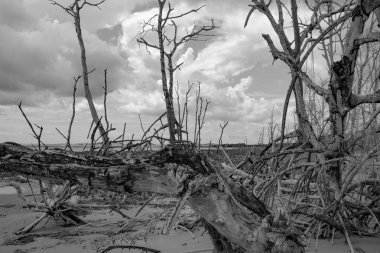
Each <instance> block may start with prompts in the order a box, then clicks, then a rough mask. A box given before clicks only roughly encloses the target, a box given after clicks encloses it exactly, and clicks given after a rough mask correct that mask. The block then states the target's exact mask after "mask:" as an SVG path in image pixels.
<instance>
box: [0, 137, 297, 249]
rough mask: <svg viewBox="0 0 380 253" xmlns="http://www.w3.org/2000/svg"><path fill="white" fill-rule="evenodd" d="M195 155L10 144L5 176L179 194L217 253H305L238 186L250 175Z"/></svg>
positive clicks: (290, 230) (1, 150)
mask: <svg viewBox="0 0 380 253" xmlns="http://www.w3.org/2000/svg"><path fill="white" fill-rule="evenodd" d="M194 151H195V150H194V149H192V150H186V149H183V148H176V147H175V146H170V147H167V148H165V149H163V150H161V151H159V152H157V153H155V154H153V155H151V156H150V157H149V158H142V159H132V160H130V161H128V160H125V159H115V158H113V159H111V158H108V159H107V158H105V157H100V158H99V159H98V158H97V157H96V156H94V157H86V156H84V155H82V156H81V155H79V154H78V156H72V155H68V154H66V153H64V152H60V151H50V152H43V151H42V152H37V153H36V152H34V151H33V150H31V149H29V148H26V147H23V146H20V145H15V144H10V143H5V144H0V157H4V159H2V162H1V163H0V172H2V171H6V172H8V173H17V174H24V175H28V176H30V177H37V178H43V179H44V180H47V181H50V182H52V183H58V184H62V183H66V184H67V185H70V186H71V185H74V184H81V185H87V186H89V187H91V188H95V189H96V188H99V189H104V190H109V191H113V192H120V193H123V192H126V191H127V192H130V191H139V192H157V193H163V194H176V195H177V196H179V197H180V198H182V199H184V201H186V200H187V201H188V203H189V204H190V206H191V207H192V208H193V209H194V210H196V211H197V212H198V213H199V214H200V216H201V217H202V218H203V219H204V220H205V224H207V225H206V227H208V229H209V232H210V233H211V236H212V238H213V239H214V242H215V244H216V247H217V248H218V251H217V252H231V253H232V252H254V253H255V252H256V253H263V252H264V253H265V252H267V253H269V252H271V253H274V252H276V253H286V252H294V253H297V252H304V250H303V245H302V244H301V243H300V241H299V238H300V234H299V232H297V229H296V228H295V227H294V226H293V225H292V223H291V222H290V220H288V219H287V217H286V215H284V213H281V212H278V213H276V212H274V213H272V212H270V211H269V210H268V208H267V207H266V206H265V204H263V203H262V202H261V201H260V200H259V199H258V198H256V197H255V196H254V195H253V194H252V193H251V192H250V190H248V189H247V188H246V187H243V186H242V185H241V184H240V183H239V181H240V180H246V179H249V178H250V175H248V174H246V173H243V172H242V171H239V170H236V169H235V168H232V167H229V166H227V165H223V164H218V163H216V162H214V161H212V160H211V159H209V158H207V157H206V156H204V155H202V154H200V153H198V152H194ZM221 245H224V246H225V247H222V246H221Z"/></svg>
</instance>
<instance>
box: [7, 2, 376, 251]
mask: <svg viewBox="0 0 380 253" xmlns="http://www.w3.org/2000/svg"><path fill="white" fill-rule="evenodd" d="M50 2H51V3H52V4H54V5H57V6H58V7H60V8H62V9H63V10H64V11H65V12H67V13H68V14H69V15H71V16H72V17H73V19H74V22H75V28H76V33H77V37H78V42H79V46H80V48H81V60H82V68H83V69H82V70H83V74H82V75H81V76H79V77H77V78H74V82H75V85H74V96H73V97H74V102H73V117H72V119H71V121H70V125H69V130H68V135H67V136H65V135H64V134H62V133H61V132H60V134H61V135H62V136H63V137H64V138H65V140H66V145H65V148H64V150H52V149H48V147H47V146H46V145H45V144H44V143H43V142H42V130H43V128H42V127H40V126H37V127H38V129H39V132H38V131H36V130H35V129H34V127H33V125H32V124H31V123H30V121H29V120H28V118H27V116H26V115H25V114H24V112H23V111H22V107H21V103H20V105H19V108H20V110H21V112H22V113H23V115H24V117H25V119H26V120H27V122H28V124H29V126H30V128H31V130H32V131H33V133H34V136H35V138H36V139H37V142H38V146H37V147H36V150H33V149H30V148H27V147H23V146H20V145H17V144H14V143H4V144H1V145H0V157H1V163H0V171H2V172H3V173H8V175H9V174H23V175H26V176H27V177H26V180H27V182H28V183H30V181H29V177H32V178H34V179H37V180H39V187H40V192H41V193H42V199H39V200H38V201H37V198H36V197H35V196H34V193H33V197H34V198H35V200H34V201H30V200H28V199H25V201H26V202H27V205H28V206H29V207H33V208H36V209H38V210H39V211H41V212H42V213H43V215H42V216H41V217H39V218H38V219H37V220H36V221H35V222H33V223H32V224H30V225H28V226H26V227H24V228H22V229H20V230H19V231H18V232H17V233H18V234H25V233H29V232H30V231H32V230H33V228H35V226H36V225H38V223H40V222H41V221H42V220H44V219H48V218H53V219H55V220H63V221H65V222H66V223H70V224H73V225H75V226H78V225H80V224H85V223H86V221H85V220H83V219H82V218H81V217H80V215H78V211H79V210H80V209H83V208H85V205H83V204H82V205H80V204H78V202H75V201H74V202H73V201H72V199H73V197H75V196H78V195H83V194H84V195H87V196H88V195H89V191H90V189H92V190H94V189H101V192H103V191H106V192H115V193H118V194H121V195H117V196H119V197H120V198H114V199H112V198H111V196H109V195H106V197H105V199H103V200H102V201H103V204H101V203H99V202H97V205H109V206H107V207H108V208H110V209H111V210H113V211H115V212H117V213H119V214H120V215H121V216H123V217H124V218H125V219H126V220H127V222H126V223H125V224H129V223H128V222H130V221H133V220H134V218H133V217H129V216H128V215H125V213H123V209H126V206H127V204H126V202H125V196H130V194H133V192H153V193H155V194H171V195H176V196H177V197H178V198H179V200H178V201H177V203H176V205H175V206H172V207H173V208H172V209H171V212H170V215H166V216H167V222H166V225H165V226H164V228H163V232H164V233H167V232H168V231H170V230H171V229H172V228H173V226H174V225H175V224H176V222H177V220H178V217H179V214H180V211H181V210H182V209H183V208H184V206H185V204H188V205H189V206H191V208H192V209H194V210H195V211H196V212H197V213H198V215H199V217H200V220H201V221H202V223H203V226H204V227H205V229H206V230H207V231H208V233H209V234H210V237H211V238H212V240H213V244H214V248H215V249H214V252H272V253H275V252H276V253H277V252H278V253H285V252H305V247H306V246H307V244H308V242H309V240H310V238H329V239H332V240H334V238H335V237H336V236H337V234H341V235H343V236H344V237H345V239H346V241H347V244H348V247H349V250H350V251H351V252H352V253H354V252H360V249H355V248H354V246H353V245H352V243H351V239H350V238H351V236H352V235H353V234H357V235H360V236H378V235H379V232H380V223H379V219H380V181H379V175H378V173H379V167H380V161H379V152H380V150H379V140H380V138H379V134H380V133H379V131H380V130H379V123H378V119H377V116H378V114H379V112H380V110H379V106H378V105H377V104H378V103H379V102H380V93H379V73H380V69H379V52H380V47H379V40H380V39H379V38H380V37H379V30H378V24H379V19H380V1H378V0H375V1H367V0H357V1H305V3H303V4H304V5H305V6H306V7H307V8H308V10H309V14H310V17H309V19H307V20H303V19H302V18H300V17H299V13H298V6H297V5H298V4H299V1H296V0H291V1H289V2H286V3H285V1H284V2H283V1H281V0H276V1H264V0H252V1H251V4H250V5H249V6H250V10H247V11H248V16H247V20H246V23H245V25H246V26H248V28H247V29H249V22H252V21H250V19H252V18H254V13H255V12H256V11H257V12H260V13H261V14H262V15H265V16H266V18H267V19H268V20H269V21H270V23H271V25H272V27H273V29H274V31H275V35H276V36H277V37H276V38H272V37H270V36H269V35H267V34H263V39H264V40H265V41H266V42H267V44H268V48H269V49H270V52H271V54H272V55H273V58H274V60H281V61H283V62H284V63H285V64H286V65H287V66H288V67H289V71H290V75H291V77H292V80H291V83H290V84H289V89H288V93H287V95H286V98H285V105H284V112H283V121H282V122H281V124H280V126H279V127H277V126H276V125H275V124H274V123H273V122H272V123H271V124H270V125H269V127H268V133H269V134H268V136H267V137H268V138H266V139H268V143H269V144H267V145H263V144H262V145H257V146H252V147H250V146H242V147H239V148H237V147H231V146H228V145H222V136H223V133H224V130H225V128H226V127H227V125H228V122H224V123H223V124H221V125H220V128H221V135H220V139H219V143H218V145H213V146H211V144H210V146H209V147H208V146H206V145H203V146H202V145H201V140H202V139H201V130H202V127H203V125H204V122H205V118H206V117H207V108H208V104H209V103H210V102H209V101H208V100H207V99H205V98H203V97H202V96H201V90H200V84H198V86H197V87H196V88H195V85H193V84H190V83H189V84H188V92H187V93H186V98H185V99H184V103H183V104H181V103H180V101H182V100H180V99H179V94H178V91H177V105H175V102H174V96H173V92H174V83H175V80H174V73H175V71H178V70H179V69H180V67H181V65H182V64H183V63H179V64H177V65H174V64H173V62H174V60H173V59H174V57H175V52H176V50H177V48H178V47H179V46H180V45H182V44H184V43H186V42H188V41H196V40H200V39H207V38H209V37H212V36H213V31H214V30H215V29H217V28H218V27H217V25H216V24H215V23H214V21H213V20H210V21H209V23H208V24H203V25H195V26H193V30H192V31H188V32H187V33H186V34H180V33H179V32H178V31H179V29H178V26H177V23H176V21H177V20H178V19H180V18H182V17H184V16H187V15H193V14H196V13H197V12H198V11H199V10H201V8H202V6H201V7H200V8H198V9H193V10H189V11H188V12H186V13H183V14H176V15H173V10H174V8H173V7H172V6H171V5H170V4H169V3H168V2H166V1H165V0H158V7H159V8H158V13H157V14H156V15H154V16H153V17H150V18H149V19H148V20H147V21H144V25H143V27H142V31H141V34H140V37H139V39H138V41H137V42H138V43H140V44H141V45H143V46H145V47H146V49H147V50H148V51H149V50H158V51H159V52H160V66H161V74H162V75H161V76H162V84H163V85H162V86H163V94H164V97H165V103H166V109H167V110H166V112H164V113H163V114H162V115H161V116H160V117H159V118H158V119H157V120H156V121H155V122H153V123H152V125H151V126H150V127H149V128H148V129H146V130H145V129H143V128H142V131H143V135H142V138H141V139H134V138H133V137H132V138H131V139H130V140H126V139H125V138H124V137H125V127H124V130H123V132H122V133H121V134H120V136H118V137H117V138H115V139H113V140H112V139H110V138H109V136H108V133H109V132H110V131H115V129H114V128H112V125H111V124H109V122H108V119H107V114H106V113H105V115H104V122H102V119H103V117H99V116H98V114H97V112H96V110H95V107H94V106H93V102H92V98H91V93H90V89H89V83H88V75H89V74H90V73H91V71H88V69H87V62H86V61H87V60H86V53H85V45H84V43H83V38H82V33H81V23H80V13H81V11H83V10H84V8H85V7H98V6H99V5H100V4H101V3H102V2H103V1H101V2H100V3H91V2H89V1H86V0H85V1H79V0H75V1H74V2H73V3H72V5H70V6H63V5H61V4H60V3H59V2H56V1H50ZM289 20H290V21H289ZM289 22H290V23H291V25H290V26H287V25H288V23H289ZM148 34H153V35H154V36H155V37H157V38H156V40H155V41H148V40H147V39H146V38H147V37H149V36H148ZM277 42H278V43H277ZM314 51H319V52H320V53H322V55H323V58H324V59H325V61H326V66H327V68H328V69H329V78H328V80H325V82H321V83H316V82H315V81H314V78H311V77H310V75H309V74H310V73H309V72H310V69H307V68H306V67H305V63H306V62H307V61H309V60H310V55H311V54H312V53H313V52H314ZM338 58H339V60H336V59H338ZM80 78H82V79H83V84H84V89H85V91H86V98H87V100H88V103H89V106H90V110H91V114H92V117H93V124H92V125H91V128H90V130H89V132H88V138H89V140H90V144H89V146H88V148H87V151H86V152H73V151H72V145H71V143H70V140H71V139H70V133H71V126H72V123H73V120H74V116H75V91H76V85H77V82H78V81H79V80H80ZM104 79H105V80H104V83H105V85H104V90H105V93H104V109H105V112H106V111H107V110H106V97H107V71H106V70H105V71H104ZM193 88H195V89H196V110H195V111H196V115H195V117H194V118H195V119H196V120H195V122H193V123H190V122H189V121H188V100H189V93H190V91H191V90H192V89H193ZM292 94H293V95H294V98H295V103H296V105H297V109H296V118H297V122H298V124H297V126H296V129H295V130H294V131H291V132H290V131H288V132H287V131H285V126H286V115H287V109H288V104H289V100H290V98H291V96H292ZM165 117H166V121H165ZM103 124H105V127H104V126H103ZM190 124H192V125H190ZM190 129H194V131H193V136H192V137H193V138H191V136H190ZM165 131H166V132H165ZM37 132H38V133H37ZM97 132H98V135H96V133H97ZM167 133H168V134H167ZM157 142H158V143H159V147H160V148H159V150H158V151H157V150H156V149H155V148H154V143H157ZM43 182H45V183H43ZM51 184H58V185H60V186H59V187H58V188H56V187H55V190H54V191H53V187H52V186H51ZM15 187H16V188H17V185H15ZM83 187H84V188H83ZM31 189H32V188H31ZM78 189H82V192H81V193H79V192H78ZM83 189H85V190H84V193H83ZM43 192H46V194H45V193H43ZM98 193H99V192H98ZM92 194H93V192H92ZM124 194H127V195H124ZM19 195H20V196H21V197H22V193H21V192H20V193H19ZM90 195H91V194H90ZM95 195H96V194H95ZM92 197H95V196H94V195H92ZM155 197H156V195H151V196H150V197H148V198H147V201H146V202H145V203H144V204H143V205H142V208H144V207H145V206H146V205H147V204H149V202H150V201H152V199H154V198H155ZM110 198H111V201H110ZM110 203H111V204H110ZM112 203H114V204H112ZM125 224H124V225H122V226H121V227H120V229H119V231H117V233H119V232H122V231H123V229H124V228H125V227H126V226H127V225H125ZM193 225H194V224H190V225H189V224H187V225H186V226H188V228H187V229H188V230H191V229H192V228H193V227H194V226H193ZM184 226H185V225H184ZM118 247H119V248H134V249H136V247H137V246H135V245H124V246H122V247H121V246H118V245H112V246H110V247H109V248H107V249H105V250H104V251H103V252H107V251H110V250H112V249H115V248H118ZM139 249H140V250H142V251H144V250H145V251H146V252H157V250H155V249H151V248H139Z"/></svg>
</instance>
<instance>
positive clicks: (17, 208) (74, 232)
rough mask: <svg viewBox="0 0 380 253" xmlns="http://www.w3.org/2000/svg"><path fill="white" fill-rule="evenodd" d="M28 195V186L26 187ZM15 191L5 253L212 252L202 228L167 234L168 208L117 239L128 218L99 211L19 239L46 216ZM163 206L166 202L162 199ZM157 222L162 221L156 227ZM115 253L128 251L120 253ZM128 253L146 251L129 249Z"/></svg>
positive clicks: (1, 208)
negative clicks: (79, 223)
mask: <svg viewBox="0 0 380 253" xmlns="http://www.w3.org/2000/svg"><path fill="white" fill-rule="evenodd" d="M22 189H23V192H24V194H27V190H28V189H27V186H26V185H22ZM15 193H16V192H15V190H14V189H13V188H11V187H0V253H25V252H28V253H37V252H41V253H72V252H73V253H74V252H99V251H100V250H101V249H103V248H105V247H107V246H110V245H112V244H113V242H115V244H125V245H130V244H131V243H134V244H135V245H141V246H146V247H151V248H154V249H158V250H160V251H161V252H166V253H181V252H182V253H185V252H194V253H195V252H205V253H210V252H212V243H211V241H210V237H209V236H208V234H207V232H205V231H204V229H203V228H202V227H198V228H196V229H195V231H193V232H192V233H190V232H188V231H185V230H181V229H179V228H176V229H172V231H171V232H170V234H169V235H163V234H161V231H162V227H163V221H162V220H160V219H157V217H161V215H162V212H163V211H165V209H162V208H159V207H154V206H147V207H146V208H145V209H144V210H143V212H142V213H141V214H140V215H139V218H138V219H136V221H134V222H131V223H130V224H129V225H128V229H127V231H126V232H125V233H123V234H119V235H117V236H115V235H114V234H113V232H115V231H117V230H118V229H119V228H120V225H121V224H123V223H124V222H125V221H126V219H124V218H122V217H121V216H120V215H119V214H117V213H114V212H112V213H110V212H109V210H104V209H103V210H93V211H91V213H90V214H87V215H85V216H84V217H83V219H84V220H85V221H87V222H89V223H90V224H94V225H85V226H78V227H73V226H71V227H67V226H64V225H63V224H62V223H58V224H57V223H56V222H55V221H54V220H50V221H49V222H48V223H46V224H45V225H44V224H43V223H42V224H41V225H39V226H38V227H37V228H36V229H35V230H33V231H32V233H31V234H30V235H27V236H16V235H15V234H14V232H16V231H17V230H18V229H20V228H22V227H24V226H25V225H28V224H30V223H31V222H32V221H33V220H35V219H36V218H37V217H39V215H41V213H37V212H33V210H29V209H25V208H22V205H23V204H24V203H23V201H22V200H21V199H20V198H18V197H17V195H16V194H15ZM158 201H162V199H161V200H158ZM139 207H140V206H138V205H131V206H130V209H128V210H126V211H125V213H126V214H127V215H129V216H134V214H135V213H136V211H137V210H138V209H139ZM192 215H193V213H192V210H191V209H190V208H189V207H186V208H185V209H184V210H183V212H182V215H181V216H180V219H181V217H186V216H192ZM156 221H157V222H156ZM352 242H353V244H354V247H356V248H360V249H362V250H363V251H362V252H367V253H380V238H359V237H353V238H352ZM109 252H112V253H113V252H122V251H121V250H120V249H117V250H113V251H109ZM123 252H130V253H133V252H141V251H133V250H130V251H128V250H124V251H123ZM307 252H326V253H345V252H349V249H348V247H347V245H346V243H345V241H344V239H343V238H340V239H335V241H334V244H331V242H330V241H326V240H318V241H317V242H316V241H312V242H311V243H310V246H309V248H308V250H307Z"/></svg>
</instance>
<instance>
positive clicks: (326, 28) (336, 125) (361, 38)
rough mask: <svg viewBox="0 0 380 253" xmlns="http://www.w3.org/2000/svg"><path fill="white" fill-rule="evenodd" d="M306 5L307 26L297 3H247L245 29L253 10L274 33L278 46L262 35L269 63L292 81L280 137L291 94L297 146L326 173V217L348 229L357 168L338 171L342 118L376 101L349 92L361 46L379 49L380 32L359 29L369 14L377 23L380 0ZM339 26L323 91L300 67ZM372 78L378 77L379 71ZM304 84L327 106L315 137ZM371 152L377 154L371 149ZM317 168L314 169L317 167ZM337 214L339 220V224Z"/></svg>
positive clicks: (343, 150)
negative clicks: (324, 128)
mask: <svg viewBox="0 0 380 253" xmlns="http://www.w3.org/2000/svg"><path fill="white" fill-rule="evenodd" d="M305 3H306V5H307V6H308V7H309V9H310V10H311V16H310V17H311V18H310V20H308V21H309V22H307V23H303V22H302V21H301V19H300V17H299V15H298V6H297V5H298V4H299V2H298V1H296V0H291V1H290V3H289V5H290V10H289V9H288V8H287V6H286V4H285V3H284V1H281V0H276V1H267V2H265V1H264V0H252V3H251V5H250V7H251V10H250V11H249V14H248V16H247V20H246V23H245V25H247V23H248V21H249V18H250V17H251V16H252V13H253V12H254V11H256V10H257V11H259V12H260V13H262V14H264V15H265V16H266V17H267V19H268V20H269V22H270V24H271V26H272V27H273V30H274V31H275V34H276V37H277V38H276V40H278V41H279V42H280V48H279V47H277V46H276V45H275V43H274V41H273V38H271V36H270V35H268V34H263V35H262V36H263V38H264V39H265V41H266V42H267V44H268V47H269V49H270V52H271V53H272V56H273V58H274V60H277V59H279V60H281V61H283V62H284V63H285V64H287V65H288V67H289V68H290V71H291V77H292V80H291V83H290V85H289V89H288V93H287V96H286V100H285V106H284V115H283V122H282V136H283V135H284V126H285V123H284V122H285V119H286V110H287V106H288V102H289V98H290V96H291V94H292V93H293V94H294V96H295V101H296V114H297V119H298V130H299V131H298V132H299V133H300V135H299V136H298V137H299V139H300V142H299V144H298V145H301V147H302V145H306V146H309V147H311V148H312V149H314V150H315V151H316V152H314V153H315V154H316V157H317V161H318V163H320V164H324V165H323V166H322V170H321V171H324V172H326V173H325V174H324V176H323V177H322V178H324V179H326V181H327V182H326V184H325V186H326V187H327V188H325V189H328V190H326V192H324V193H323V194H324V201H325V202H326V203H324V205H326V208H327V206H328V207H329V208H327V209H325V212H326V213H325V214H328V215H331V216H333V218H334V219H336V220H337V223H338V224H341V226H342V227H345V226H347V225H348V224H347V222H348V221H349V217H348V216H347V213H346V212H345V211H344V210H345V208H346V206H345V204H344V201H343V199H344V197H345V196H346V193H347V192H346V190H347V187H348V185H350V183H351V182H352V179H353V177H354V176H355V175H356V173H357V172H358V169H357V167H356V166H353V167H356V169H354V170H349V172H347V171H345V173H343V172H344V169H345V168H346V167H345V166H344V163H345V162H344V160H345V159H346V157H347V156H348V150H347V145H349V142H350V140H349V138H348V136H347V131H346V130H347V129H346V121H347V115H348V113H349V112H350V111H351V110H353V109H355V108H356V107H358V106H360V105H362V104H366V103H380V91H378V90H377V91H376V92H374V93H371V94H366V95H363V94H356V93H354V91H353V84H354V74H355V71H356V70H355V68H356V66H357V64H358V62H357V59H358V52H359V50H360V48H361V46H363V45H366V44H368V43H376V45H379V41H380V34H379V32H369V33H367V32H365V29H364V28H365V25H366V24H367V22H368V20H369V17H370V15H376V16H377V23H378V24H379V19H380V1H379V0H374V1H367V0H356V1H344V3H342V2H341V1H336V2H335V1H314V2H313V3H311V2H309V1H305ZM272 5H275V7H274V8H275V9H277V13H276V15H278V19H276V18H275V15H274V14H273V12H274V9H273V8H272ZM286 13H288V14H289V18H290V19H291V22H292V23H291V29H292V38H290V35H289V33H288V32H285V31H286V25H285V20H286V17H285V15H286ZM327 20H328V22H327ZM326 23H327V24H328V25H326ZM343 25H347V27H348V28H347V32H346V33H345V35H344V38H343V40H342V45H341V46H342V48H341V55H340V57H339V58H340V60H338V61H335V62H330V66H329V67H330V79H329V81H328V85H327V87H322V86H320V85H318V84H316V83H315V82H314V81H312V78H310V76H309V75H308V74H307V73H306V72H304V68H303V67H304V64H305V62H306V61H307V60H308V59H309V57H310V54H311V53H312V52H313V50H315V48H316V46H317V45H320V43H321V42H322V41H325V40H326V41H327V42H328V41H329V40H330V39H331V38H332V36H334V34H336V30H337V29H340V28H341V27H342V26H343ZM329 53H331V52H329ZM377 77H379V73H378V74H377ZM304 85H306V86H307V87H308V88H310V89H311V90H313V91H314V92H315V93H316V94H318V95H319V96H320V97H321V98H323V100H325V102H326V104H327V106H328V112H329V115H328V118H325V120H326V121H328V123H329V131H328V133H327V135H325V136H317V135H316V132H315V130H314V129H313V125H312V124H311V123H310V120H309V115H308V114H307V111H306V106H305V98H304V92H303V90H304ZM282 140H283V138H281V142H282ZM303 147H305V146H303ZM372 151H373V152H375V153H376V152H377V150H376V149H374V150H372ZM368 153H371V152H368ZM317 167H318V168H319V165H318V166H317ZM310 171H314V170H310ZM321 171H315V173H316V174H318V175H321ZM346 173H349V174H350V176H349V177H346V176H344V174H346ZM352 173H353V174H352ZM344 177H345V178H344ZM343 179H345V180H343ZM325 194H326V195H325ZM341 216H342V217H343V218H344V222H343V220H342V217H341ZM348 240H349V239H348Z"/></svg>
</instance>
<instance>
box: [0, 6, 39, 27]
mask: <svg viewBox="0 0 380 253" xmlns="http://www.w3.org/2000/svg"><path fill="white" fill-rule="evenodd" d="M0 24H1V25H6V26H9V27H10V28H12V29H15V30H25V29H30V28H33V27H35V26H36V20H35V19H34V18H33V16H32V14H31V13H30V11H29V10H28V9H27V8H26V6H25V1H24V0H12V1H0Z"/></svg>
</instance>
